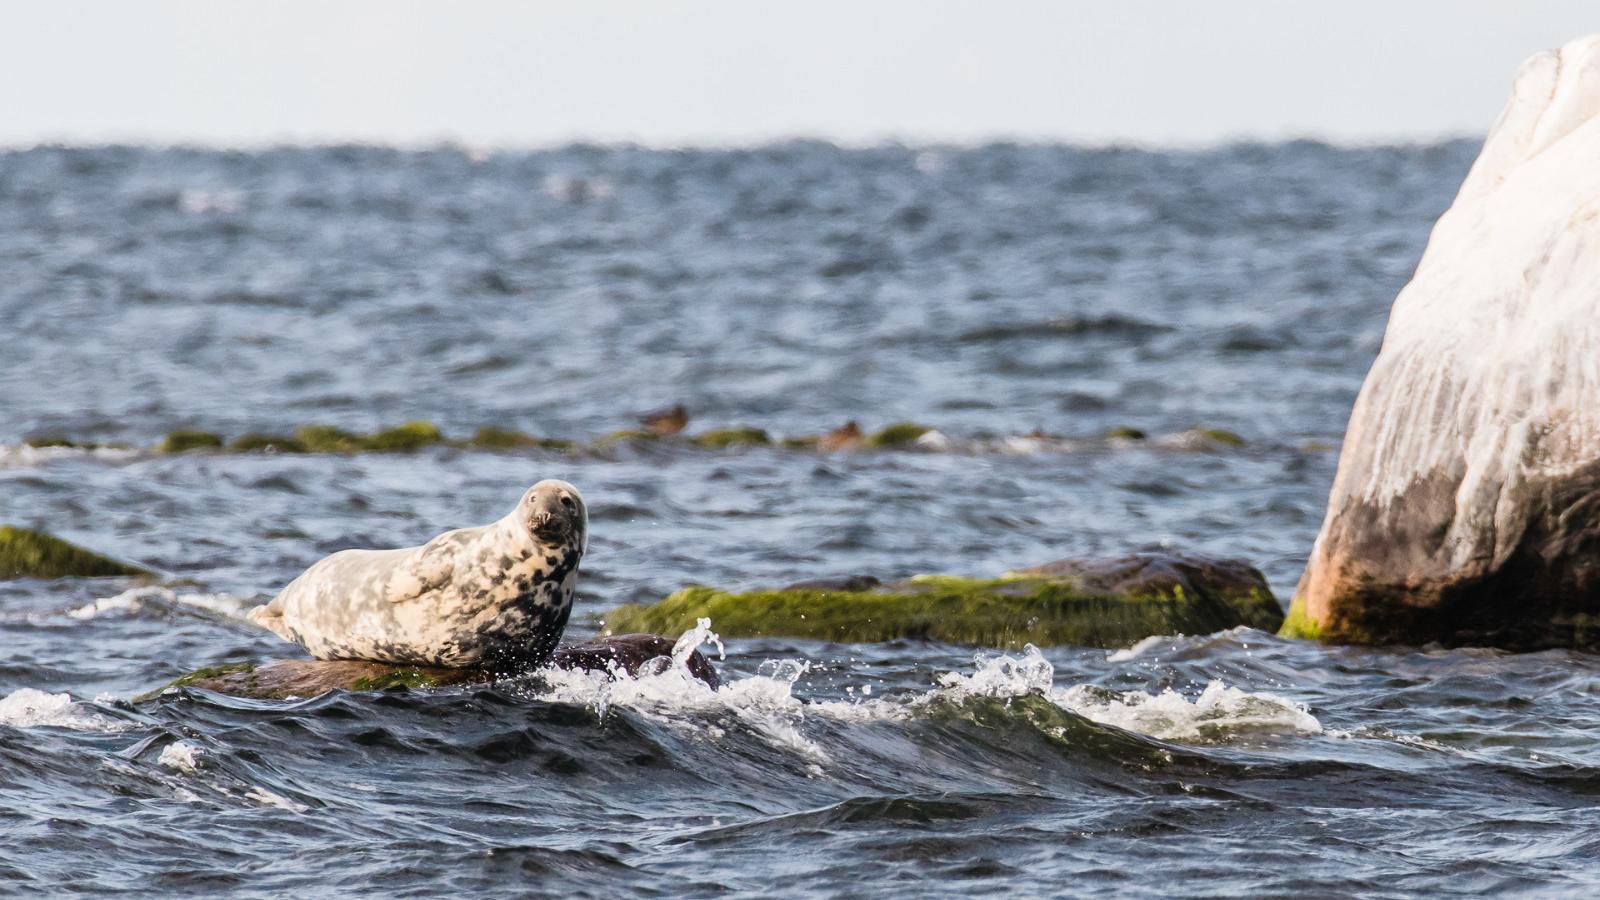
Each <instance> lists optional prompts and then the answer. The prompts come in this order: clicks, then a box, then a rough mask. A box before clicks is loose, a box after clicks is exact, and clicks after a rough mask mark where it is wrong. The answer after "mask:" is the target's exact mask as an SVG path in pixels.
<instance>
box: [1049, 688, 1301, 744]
mask: <svg viewBox="0 0 1600 900" xmlns="http://www.w3.org/2000/svg"><path fill="white" fill-rule="evenodd" d="M1050 700H1051V702H1052V703H1055V704H1056V705H1057V706H1059V707H1061V708H1062V709H1066V710H1069V711H1071V712H1075V713H1077V714H1078V715H1080V716H1083V717H1084V718H1086V719H1090V720H1092V721H1095V722H1099V723H1101V724H1104V725H1115V726H1117V727H1118V728H1126V729H1127V730H1129V731H1137V732H1139V733H1140V734H1147V735H1149V736H1151V737H1154V738H1160V739H1161V740H1167V741H1185V742H1194V743H1215V742H1221V741H1226V740H1230V739H1233V738H1239V737H1246V736H1252V735H1291V734H1321V733H1322V723H1320V722H1318V721H1317V719H1316V717H1315V716H1313V715H1311V713H1310V712H1308V711H1306V708H1305V707H1304V706H1302V705H1301V704H1299V703H1296V702H1294V701H1292V700H1288V699H1285V698H1283V697H1278V696H1276V695H1273V694H1265V693H1248V692H1246V691H1241V690H1239V689H1238V688H1236V687H1229V686H1227V685H1225V684H1223V683H1222V682H1220V681H1212V682H1211V683H1210V684H1207V685H1206V687H1205V690H1203V691H1201V692H1200V696H1198V697H1196V698H1194V699H1193V700H1190V699H1188V698H1186V697H1184V696H1183V695H1182V694H1179V693H1177V692H1175V691H1173V690H1172V689H1170V688H1169V689H1167V690H1164V691H1162V692H1161V693H1159V694H1148V693H1145V692H1144V691H1120V692H1119V691H1108V690H1106V689H1105V688H1098V687H1094V686H1092V685H1077V686H1075V687H1070V688H1058V689H1055V690H1052V691H1051V692H1050Z"/></svg>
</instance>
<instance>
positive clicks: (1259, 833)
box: [0, 142, 1600, 896]
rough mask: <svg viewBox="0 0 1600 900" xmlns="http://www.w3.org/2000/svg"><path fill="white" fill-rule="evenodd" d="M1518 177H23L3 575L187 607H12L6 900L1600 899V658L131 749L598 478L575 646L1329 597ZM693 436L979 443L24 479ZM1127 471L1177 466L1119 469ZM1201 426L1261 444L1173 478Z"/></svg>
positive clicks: (892, 665)
mask: <svg viewBox="0 0 1600 900" xmlns="http://www.w3.org/2000/svg"><path fill="white" fill-rule="evenodd" d="M1475 150H1476V147H1475V146H1474V145H1473V144H1471V143H1467V142H1455V143H1447V144H1441V145H1438V146H1417V147H1379V148H1367V149H1348V148H1332V147H1328V146H1324V145H1320V144H1314V143H1291V144H1278V145H1244V146H1230V147H1223V148H1216V149H1210V150H1200V151H1184V152H1153V151H1141V150H1123V149H1081V148H1073V147H1061V146H1010V145H1000V146H989V147H981V148H973V149H953V148H901V147H885V148H878V149H866V150H845V149H839V148H835V147H831V146H828V145H823V144H809V143H797V144H785V145H780V146H774V147H767V148H761V149H755V150H747V151H686V152H665V151H655V150H644V149H630V148H595V147H572V148H566V149H560V150H552V151H545V152H537V153H504V154H488V155H481V154H478V155H474V154H469V153H467V152H464V151H460V150H456V149H441V150H437V151H425V152H402V151H396V150H386V149H370V148H330V149H282V150H269V151H261V152H251V153H228V152H214V151H196V150H171V149H168V150H161V149H141V148H101V149H65V150H63V149H39V150H32V151H25V152H11V153H5V154H0V445H4V449H0V522H8V523H14V524H20V525H28V526H34V527H42V528H46V529H48V530H50V531H53V532H55V533H58V534H61V535H63V536H65V537H68V538H71V539H73V540H76V541H78V542H80V543H83V544H85V545H88V546H91V547H94V548H96V549H99V550H102V551H106V552H110V553H113V554H116V555H119V556H123V557H128V558H132V559H137V560H141V561H143V562H145V563H147V564H149V565H152V566H155V567H157V568H159V569H161V570H162V571H163V572H165V573H167V574H168V576H169V577H168V579H167V580H166V581H165V583H164V584H163V585H162V586H159V587H146V588H134V587H131V586H130V585H127V584H124V583H120V582H116V581H109V582H108V581H97V582H83V581H57V582H39V581H16V582H8V583H0V641H3V642H4V647H5V649H6V650H7V653H6V654H5V657H4V660H3V661H0V698H3V699H0V834H3V835H4V838H5V839H4V840H3V841H0V882H3V883H4V884H5V885H7V886H9V887H10V888H12V889H18V890H30V891H36V892H41V893H62V892H67V891H78V892H85V893H90V892H92V893H101V892H106V891H126V892H130V893H139V894H156V895H171V894H195V895H205V896H210V895H216V894H223V893H233V894H243V895H252V894H253V895H281V894H284V893H291V892H292V893H298V894H304V895H308V896H311V895H323V894H341V895H349V894H370V895H382V896H397V895H398V896H438V895H440V894H446V893H451V894H454V893H468V892H470V893H475V894H488V895H504V894H513V893H518V892H533V893H549V894H562V895H606V896H615V895H618V894H651V895H669V896H686V895H711V894H722V893H739V894H756V893H772V894H784V895H793V894H805V893H809V894H837V893H845V894H862V893H878V892H888V891H895V890H900V891H904V892H907V893H910V894H913V895H917V896H925V895H927V896H931V895H968V894H972V893H976V892H999V891H1010V892H1018V893H1024V894H1041V893H1045V894H1058V893H1067V894H1073V893H1084V894H1087V893H1092V892H1101V891H1105V890H1108V889H1109V890H1113V891H1117V892H1119V893H1133V894H1141V893H1142V894H1173V893H1177V894H1217V895H1236V894H1241V893H1290V892H1294V893H1305V892H1310V893H1313V894H1315V893H1331V892H1361V893H1368V894H1380V895H1381V894H1396V895H1398V894H1417V893H1430V894H1432V893H1447V892H1453V893H1477V892H1482V891H1520V892H1529V893H1540V894H1571V895H1586V894H1589V893H1592V892H1593V891H1594V890H1595V889H1596V888H1597V886H1600V867H1597V866H1595V865H1594V864H1593V863H1592V862H1591V860H1592V859H1593V858H1594V857H1595V855H1596V853H1597V851H1600V837H1596V836H1595V835H1596V834H1597V832H1596V830H1595V828H1596V826H1597V825H1600V814H1597V813H1596V810H1595V797H1596V796H1597V794H1600V752H1597V751H1596V750H1595V748H1594V742H1593V740H1592V735H1593V734H1595V733H1596V732H1597V731H1600V704H1597V702H1596V700H1595V695H1596V691H1597V689H1600V657H1593V656H1587V655H1582V654H1568V653H1541V654H1532V655H1520V656H1516V655H1507V654H1501V653H1498V652H1492V651H1478V650H1470V649H1469V650H1452V651H1443V650H1430V649H1426V648H1424V649H1408V648H1392V649H1377V650H1374V649H1341V648H1321V647H1317V646H1313V645H1306V644H1300V643H1294V642H1288V641H1282V640H1279V639H1277V638H1275V637H1272V636H1270V635H1266V634H1262V633H1259V632H1251V631H1240V632H1231V633H1224V634H1219V635H1211V636H1198V637H1195V636H1191V637H1185V638H1179V637H1167V638H1158V639H1154V640H1150V641H1146V642H1143V643H1141V644H1139V645H1137V646H1136V647H1133V648H1128V649H1125V650H1122V651H1106V650H1088V649H1073V648H1057V649H1054V650H1049V651H1046V652H1045V653H1043V654H1042V655H1037V656H1035V655H1029V654H1020V653H1013V654H1011V655H1010V656H1009V657H1004V658H1000V657H998V656H997V654H993V653H987V654H982V656H983V657H984V658H982V659H976V660H975V659H974V653H973V650H972V649H971V648H963V647H956V646H948V645H940V644H925V643H915V642H900V643H894V644H885V645H870V646H846V645H830V644H823V643H816V642H808V641H790V640H776V639H771V640H741V641H728V642H726V643H727V658H726V660H725V661H724V662H723V663H722V666H723V670H724V675H725V678H726V680H727V682H728V684H727V685H726V686H725V687H723V688H722V689H721V690H720V691H718V692H712V691H710V690H709V689H706V688H703V687H702V686H699V685H698V684H696V683H688V682H685V681H683V680H681V679H678V678H676V676H675V675H673V674H671V673H668V674H666V675H660V676H654V677H650V678H645V679H641V680H638V681H625V682H619V683H616V684H607V683H604V682H603V681H600V680H598V679H588V678H585V677H580V676H559V675H552V676H550V677H549V678H547V679H543V680H540V679H533V680H529V681H527V682H523V683H511V684H504V685H501V686H498V687H495V688H493V689H477V690H453V691H441V692H438V693H432V694H421V693H411V694H335V695H330V696H326V697H323V698H319V699H315V700H310V701H305V702H299V703H264V702H253V701H243V700H236V699H229V698H226V697H220V696H217V695H213V694H207V693H203V692H192V693H186V692H174V693H169V694H167V695H164V696H162V697H159V698H157V699H155V700H149V701H144V702H141V703H138V704H131V703H130V702H128V701H129V698H131V697H134V696H136V695H138V694H140V693H142V692H143V691H145V690H147V689H149V688H151V687H153V686H156V685H159V684H161V683H163V682H164V681H165V680H168V679H170V678H172V677H174V676H176V675H178V674H181V673H182V672H185V671H188V670H191V669H194V668H197V667H200V666H205V665H213V664H217V663H223V662H232V661H239V660H263V659H269V658H274V657H286V656H291V655H294V648H292V647H291V646H289V645H287V644H285V643H282V642H280V641H278V639H277V638H275V637H273V636H271V635H268V634H264V633H262V632H258V631H256V630H254V629H253V628H252V627H251V626H249V625H248V624H247V623H245V622H242V621H240V620H239V619H238V617H237V612H238V611H239V610H240V609H241V608H244V607H247V606H248V605H250V604H252V603H254V602H257V601H258V600H260V599H261V598H264V597H266V596H269V595H271V594H272V593H274V592H275V591H276V590H277V589H278V588H279V587H281V586H282V585H283V584H284V583H286V582H287V581H288V580H289V579H290V578H292V577H293V576H294V575H295V574H297V573H298V572H299V571H300V570H301V569H303V568H304V567H305V566H307V565H309V564H310V563H312V562H314V561H315V560H317V559H318V558H320V557H321V556H323V555H325V554H327V553H330V552H333V551H335V550H338V549H341V548H345V547H351V546H368V547H372V546H400V545H405V544H411V543H416V542H419V541H422V540H425V539H426V538H427V537H429V536H431V535H433V534H435V533H437V532H439V531H441V530H444V529H446V528H451V527H458V526H462V525H470V524H480V523H482V522H486V521H488V520H490V519H492V518H496V517H498V516H499V515H501V514H502V513H503V512H504V511H505V510H506V509H507V508H509V507H510V505H511V504H512V503H514V502H515V500H516V498H517V497H518V496H519V494H520V492H521V490H523V489H524V488H525V487H526V486H527V485H529V484H531V483H533V482H534V481H537V480H539V479H540V478H545V477H558V478H565V479H568V480H570V481H572V482H574V483H576V484H577V485H579V486H580V487H581V488H582V489H583V491H584V492H585V495H586V497H587V498H588V501H589V506H590V509H591V514H592V526H591V534H592V541H591V550H590V555H589V557H587V558H586V560H585V565H584V573H583V577H582V580H581V598H580V607H579V610H578V613H577V615H576V616H575V617H574V624H573V625H572V626H571V628H570V629H569V631H570V636H571V637H574V638H577V637H583V636H586V635H589V634H592V633H593V632H594V631H595V629H596V622H597V620H598V619H599V618H601V617H603V614H604V612H605V610H607V609H609V608H610V607H611V606H614V605H616V604H618V603H622V602H630V601H650V600H654V599H657V598H659V597H661V596H663V595H664V594H666V593H667V592H669V591H671V590H674V589H676V588H677V587H680V586H682V585H684V584H688V583H692V582H703V583H712V584H721V585H730V586H737V587H742V586H755V585H764V584H773V583H781V582H786V581H793V580H797V579H799V578H806V577H817V576H823V575H833V574H842V573H855V572H868V573H874V574H878V575H880V576H884V577H895V576H902V575H909V574H915V573H921V572H935V571H938V572H960V573H972V574H985V573H995V572H999V571H1002V570H1004V569H1008V568H1015V567H1018V566H1022V565H1027V564H1033V563H1039V562H1043V561H1046V560H1049V559H1053V558H1059V557H1065V556H1083V555H1093V554H1098V553H1115V552H1118V551H1123V550H1128V549H1132V548H1137V547H1142V546H1148V545H1152V544H1162V545H1166V546H1170V547H1174V548H1180V549H1184V550H1189V551H1198V552H1207V553H1214V554H1220V555H1227V556H1237V557H1243V558H1246V559H1249V560H1251V561H1252V562H1254V563H1255V564H1257V565H1258V566H1260V567H1261V568H1262V569H1263V570H1264V571H1265V572H1266V573H1267V574H1268V576H1269V578H1270V579H1271V580H1272V582H1273V584H1274V586H1275V588H1277V589H1278V591H1279V592H1280V595H1281V596H1283V597H1284V598H1285V599H1286V597H1287V594H1288V592H1289V590H1290V589H1291V588H1292V586H1293V582H1294V580H1295V578H1296V577H1297V576H1298V574H1299V567H1300V565H1301V563H1302V562H1303V560H1304V559H1305V557H1306V556H1307V554H1308V552H1309V549H1310V546H1311V541H1312V540H1313V538H1314V536H1315V533H1316V530H1317V526H1318V524H1319V522H1320V518H1321V514H1322V509H1323V503H1324V500H1325V498H1326V495H1327V490H1328V486H1329V484H1330V483H1331V479H1332V475H1333V467H1334V463H1335V460H1336V449H1335V448H1336V445H1337V443H1338V441H1339V439H1340V436H1341V434H1342V432H1343V427H1344V422H1345V417H1346V415H1347V413H1348V409H1349V406H1350V403H1351V401H1352V399H1353V397H1354V394H1355V391H1356V389H1357V387H1358V386H1359V384H1360V380H1361V377H1362V376H1363V374H1364V373H1365V370H1366V367H1367V365H1368V364H1369V363H1370V361H1371V358H1372V356H1373V355H1374V354H1375V353H1376V350H1377V346H1378V342H1379V340H1380V338H1381V334H1382V328H1383V324H1384V320H1385V316H1386V313H1387V308H1388V305H1389V303H1390V301H1391V300H1392V298H1393V296H1394V294H1395V292H1396V291H1397V290H1398V289H1399V287H1400V286H1401V285H1402V284H1403V283H1404V281H1405V280H1406V278H1407V277H1408V275H1409V273H1410V271H1411V268H1412V267H1413V266H1414V264H1415V261H1416V259H1417V257H1418V256H1419V255H1420V252H1421V249H1422V246H1423V243H1424V242H1425V240H1426V237H1427V233H1428V229H1429V227H1430V226H1431V223H1432V220H1433V219H1434V218H1435V217H1436V216H1437V215H1438V214H1439V213H1440V212H1441V211H1442V210H1443V209H1444V207H1445V206H1446V205H1447V204H1448V203H1449V201H1450V198H1451V196H1452V195H1453V193H1454V190H1455V187H1456V185H1457V184H1458V183H1459V181H1460V178H1461V176H1462V175H1463V174H1464V172H1465V170H1466V167H1467V166H1468V165H1469V164H1470V162H1471V159H1472V156H1473V154H1474V152H1475ZM676 402H682V403H684V404H685V405H686V406H688V408H689V409H690V410H691V412H692V414H693V416H694V420H693V422H692V423H691V425H690V430H691V431H696V430H699V429H702V428H709V427H717V426H726V425H748V426H755V427H761V428H765V429H767V430H769V431H770V432H772V433H773V434H774V435H779V436H781V435H801V434H815V433H817V432H820V431H826V430H828V429H830V428H833V427H835V426H838V425H840V424H842V423H843V422H844V421H846V420H848V419H856V420H859V421H860V422H861V423H862V424H863V426H866V427H869V428H870V427H874V426H880V425H883V424H887V423H889V422H893V421H897V420H903V419H910V420H916V421H920V422H924V423H927V424H929V425H931V426H934V427H935V428H937V429H938V430H939V434H940V436H941V438H940V440H938V441H935V442H934V443H935V446H932V447H924V448H920V449H914V450H909V451H903V452H860V453H835V454H821V453H817V452H812V451H799V450H785V449H780V448H754V449H736V450H727V451H713V450H703V449H697V448H694V447H689V446H683V445H679V444H671V443H668V444H656V445H639V446H629V445H618V446H613V447H610V448H606V449H603V450H598V451H593V450H584V451H580V452H576V453H561V452H555V451H543V450H529V451H515V452H501V453H491V452H483V451H470V450H462V449H454V448H449V447H435V448H431V449H428V450H424V451H421V452H418V453H415V454H397V455H358V456H325V455H265V454H254V455H220V454H206V453H196V454H187V455H182V456H161V455H157V454H153V453H149V452H144V451H110V452H96V453H85V452H81V451H71V450H48V451H39V450H32V449H27V448H24V447H22V446H21V445H22V443H23V441H24V439H25V438H28V437H37V436H41V435H46V434H65V435H69V436H73V437H76V438H80V439H93V440H99V441H112V442H127V443H129V444H133V445H136V446H148V445H150V444H152V443H155V442H157V441H159V439H160V437H161V435H162V434H164V433H165V432H166V431H168V430H171V429H173V428H178V427H198V428H204V429H209V430H213V431H218V432H222V433H224V434H227V435H235V434H239V433H242V432H246V431H286V430H291V429H293V428H294V427H295V426H297V425H300V424H304V423H308V422H326V423H330V424H336V425H341V426H344V427H349V428H356V429H371V428H375V427H379V426H383V425H390V424H396V423H399V422H402V421H406V420H411V419H430V420H433V421H436V422H437V423H438V424H439V425H440V427H442V428H443V429H444V430H445V432H446V433H448V434H451V435H453V436H459V437H465V436H466V435H467V434H470V432H471V431H472V430H473V429H475V428H477V427H479V426H482V425H499V426H505V427H514V428H519V429H522V430H525V431H529V432H532V433H536V434H541V435H548V436H555V437H566V438H576V439H588V438H593V437H596V436H598V435H601V434H604V433H606V432H609V431H612V430H615V429H618V428H623V427H628V426H631V425H632V424H633V421H634V419H635V418H636V417H637V415H638V414H640V413H643V412H646V411H648V410H651V409H654V408H658V407H662V406H666V405H670V404H672V403H676ZM1116 426H1132V427H1137V428H1140V429H1142V430H1144V431H1146V432H1148V433H1149V434H1150V436H1151V440H1149V441H1146V442H1143V443H1108V442H1106V441H1104V440H1101V439H1100V437H1101V436H1102V435H1103V434H1104V433H1105V432H1106V431H1107V430H1108V429H1110V428H1113V427H1116ZM1194 426H1204V427H1216V428H1226V429H1230V430H1232V431H1235V432H1237V433H1239V434H1240V435H1242V436H1244V437H1245V438H1246V439H1247V440H1248V442H1249V443H1248V444H1247V445H1246V446H1243V447H1207V448H1196V446H1195V445H1194V443H1193V442H1191V441H1188V440H1185V439H1183V438H1181V437H1174V436H1175V435H1181V434H1182V433H1183V432H1185V430H1186V429H1189V428H1192V427H1194ZM1036 429H1042V430H1043V431H1045V432H1047V433H1049V434H1052V435H1058V436H1060V439H1034V438H1027V437H1025V436H1026V435H1028V434H1029V433H1031V432H1034V431H1035V430H1036ZM714 627H715V623H713V628H714ZM708 649H709V647H708Z"/></svg>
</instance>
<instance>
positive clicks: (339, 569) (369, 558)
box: [250, 480, 589, 670]
mask: <svg viewBox="0 0 1600 900" xmlns="http://www.w3.org/2000/svg"><path fill="white" fill-rule="evenodd" d="M588 535H589V513H588V508H587V507H586V506H585V505H584V502H583V495H581V494H579V493H578V489H577V488H575V487H573V486H572V485H570V484H568V483H566V482H565V481H555V480H546V481H541V482H539V483H538V484H536V485H534V486H533V487H531V488H529V489H528V491H527V493H525V494H523V495H522V499H521V500H520V501H519V502H518V503H517V506H516V508H515V509H513V510H512V511H511V512H510V513H508V514H507V515H506V516H505V517H504V518H501V519H500V520H498V521H495V522H491V523H489V524H488V525H481V526H478V527H476V528H461V529H457V530H455V531H447V532H445V533H444V534H441V535H439V536H438V537H436V538H434V539H433V540H430V541H428V542H427V543H426V544H423V545H422V546H420V547H405V548H402V549H398V550H343V551H340V552H338V553H335V554H333V555H332V556H329V557H327V558H326V559H324V560H322V561H321V562H318V563H317V564H315V565H313V566H312V567H311V568H309V569H307V570H306V571H305V572H303V573H302V574H301V575H300V576H299V577H298V578H296V579H295V580H294V581H292V582H290V583H289V585H288V587H285V588H284V589H283V591H282V592H281V593H279V594H278V596H277V597H275V598H273V600H272V602H270V603H267V604H265V605H262V606H257V607H256V608H254V609H252V610H250V620H251V621H252V622H255V623H257V624H259V625H261V626H263V627H265V628H268V629H271V630H272V631H274V632H276V633H277V634H278V635H279V636H280V637H282V638H284V639H285V640H290V641H294V642H296V643H298V644H300V645H301V646H303V647H305V648H306V649H307V650H308V651H310V653H311V655H312V656H314V657H316V658H318V659H355V660H371V661H374V662H385V663H396V664H400V665H422V666H443V667H451V668H461V667H481V668H496V669H507V670H510V669H518V668H530V667H532V666H536V665H539V664H542V663H543V662H545V661H546V660H547V659H548V658H549V656H550V654H551V652H552V651H554V650H555V646H556V642H557V641H558V640H559V639H560V637H561V632H562V630H563V629H565V628H566V625H567V617H568V616H569V615H570V614H571V612H572V594H573V590H574V588H575V587H576V585H577V581H578V562H579V560H581V559H582V558H583V554H584V551H585V550H587V549H588V539H589V538H588Z"/></svg>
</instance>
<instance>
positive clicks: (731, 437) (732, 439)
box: [689, 428, 772, 450]
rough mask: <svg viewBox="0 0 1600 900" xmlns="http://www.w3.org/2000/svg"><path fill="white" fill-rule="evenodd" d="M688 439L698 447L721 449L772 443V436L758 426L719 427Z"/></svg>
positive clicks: (762, 445)
mask: <svg viewBox="0 0 1600 900" xmlns="http://www.w3.org/2000/svg"><path fill="white" fill-rule="evenodd" d="M689 441H690V443H693V444H695V445H696V446H699V447H710V448H712V449H716V450H723V449H726V448H728V447H746V446H751V447H765V446H766V445H768V444H771V443H772V436H771V435H769V434H767V433H766V432H765V431H762V430H761V429H760V428H719V429H717V430H715V431H707V432H704V433H702V434H697V435H695V436H694V437H692V438H690V439H689Z"/></svg>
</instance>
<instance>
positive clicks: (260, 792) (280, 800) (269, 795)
mask: <svg viewBox="0 0 1600 900" xmlns="http://www.w3.org/2000/svg"><path fill="white" fill-rule="evenodd" d="M244 796H245V799H247V800H254V801H255V802H257V803H259V804H261V805H262V806H274V807H277V808H278V809H287V810H289V811H290V812H305V811H306V810H308V809H310V807H308V806H306V805H305V804H304V803H296V802H295V801H293V800H290V799H289V798H288V797H285V796H283V795H282V794H275V793H273V792H272V791H269V790H267V789H266V788H264V787H253V788H251V789H250V790H248V791H245V793H244Z"/></svg>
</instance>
